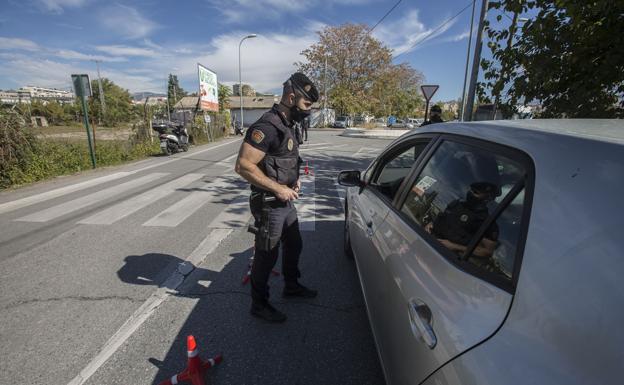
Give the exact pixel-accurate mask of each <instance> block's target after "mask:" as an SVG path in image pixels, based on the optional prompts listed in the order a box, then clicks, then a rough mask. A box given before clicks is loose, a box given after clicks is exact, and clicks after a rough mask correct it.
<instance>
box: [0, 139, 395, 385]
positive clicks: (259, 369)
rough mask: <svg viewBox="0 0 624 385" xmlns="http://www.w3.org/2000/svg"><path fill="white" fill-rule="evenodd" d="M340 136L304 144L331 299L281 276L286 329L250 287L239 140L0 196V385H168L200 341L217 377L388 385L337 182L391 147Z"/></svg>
mask: <svg viewBox="0 0 624 385" xmlns="http://www.w3.org/2000/svg"><path fill="white" fill-rule="evenodd" d="M338 133H339V132H337V131H329V132H323V131H311V132H310V141H309V142H307V143H306V144H304V145H303V146H302V147H301V152H302V157H303V158H304V159H305V160H307V161H308V166H309V169H310V171H311V172H310V174H309V175H307V176H303V194H302V196H301V199H300V201H299V202H298V210H299V218H300V222H301V230H302V235H303V242H304V250H303V254H302V257H301V264H300V268H301V270H302V273H303V277H302V282H303V283H305V284H306V285H308V286H310V287H313V288H316V289H318V290H319V296H318V297H317V298H316V299H314V300H310V301H301V300H283V299H282V298H281V297H280V295H279V294H280V292H281V289H282V287H283V283H282V280H281V277H273V278H271V286H272V287H271V293H272V295H271V298H272V301H273V303H274V304H275V306H276V307H278V308H280V309H281V310H283V311H284V312H285V313H286V314H287V315H288V317H289V318H288V320H287V322H286V323H284V324H279V325H273V324H266V323H263V322H262V321H260V320H257V319H255V318H252V317H251V316H250V315H249V305H250V297H249V286H248V285H243V284H242V282H241V280H242V278H243V276H244V274H245V273H246V271H247V265H248V262H249V258H250V256H251V254H252V249H251V246H252V243H253V238H252V235H251V234H249V233H247V232H246V227H247V223H248V222H249V219H250V215H249V211H248V207H247V198H248V195H249V190H248V186H247V184H246V183H245V182H244V181H243V180H242V179H241V178H240V177H238V176H237V175H235V174H234V172H233V164H234V160H235V156H236V153H237V151H238V147H239V146H240V142H241V141H240V139H227V140H224V141H222V142H218V143H216V144H211V145H207V146H202V147H196V148H193V149H192V150H191V151H189V152H188V153H182V154H177V155H174V156H171V157H154V158H151V159H148V160H145V161H141V162H138V163H134V164H131V165H126V166H122V167H116V168H107V169H100V170H96V171H91V172H86V173H83V174H80V175H74V176H69V177H62V178H57V179H55V180H53V181H49V182H45V183H39V184H36V185H33V186H28V187H25V188H22V189H18V190H15V191H5V192H3V193H0V226H1V228H2V232H0V309H1V311H0V384H17V383H22V384H61V385H63V384H83V383H84V384H93V385H95V384H98V385H105V384H137V385H139V384H158V383H159V382H160V381H162V380H164V379H167V378H169V377H171V376H172V375H173V374H175V373H177V372H179V371H180V370H182V369H183V368H184V367H185V364H186V346H185V341H186V336H187V335H189V334H192V335H194V336H195V337H196V339H197V342H198V345H199V349H200V354H201V356H202V357H204V358H208V357H211V356H214V355H215V354H217V353H222V354H223V356H224V361H223V363H222V364H220V365H218V366H217V367H216V368H213V369H211V370H210V373H209V375H208V380H209V381H210V383H213V384H289V385H293V384H383V383H384V381H383V375H382V372H381V368H380V365H379V361H378V358H377V353H376V350H375V346H374V342H373V338H372V335H371V331H370V326H369V324H368V319H367V316H366V310H365V307H364V302H363V298H362V294H361V290H360V286H359V281H358V277H357V272H356V269H355V265H354V263H353V261H351V260H348V259H346V258H345V257H344V255H343V252H342V225H343V221H342V220H343V215H344V214H343V208H342V203H341V198H342V197H343V196H344V190H343V189H342V188H341V187H339V186H337V185H336V183H335V181H336V175H337V172H338V171H339V170H344V169H363V168H364V167H365V166H366V165H367V164H368V163H369V162H370V160H371V159H373V158H374V156H375V155H376V154H377V153H379V152H380V151H381V149H383V148H384V147H385V146H386V145H387V144H388V143H389V141H387V140H377V139H355V138H343V137H340V136H338ZM185 261H186V262H185ZM278 269H279V267H278Z"/></svg>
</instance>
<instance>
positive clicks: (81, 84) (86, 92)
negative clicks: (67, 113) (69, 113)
mask: <svg viewBox="0 0 624 385" xmlns="http://www.w3.org/2000/svg"><path fill="white" fill-rule="evenodd" d="M71 78H72V83H73V84H74V92H75V93H76V96H78V97H79V98H80V100H81V101H82V112H83V115H84V124H85V128H86V129H87V142H88V143H89V153H90V154H91V164H92V165H93V168H95V153H94V151H93V144H92V143H91V132H90V130H89V115H88V111H87V97H89V96H91V82H90V81H89V75H86V74H81V75H72V76H71Z"/></svg>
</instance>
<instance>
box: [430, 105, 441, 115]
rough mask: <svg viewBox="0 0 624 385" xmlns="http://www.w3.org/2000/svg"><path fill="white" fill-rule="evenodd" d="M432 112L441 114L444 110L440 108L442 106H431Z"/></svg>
mask: <svg viewBox="0 0 624 385" xmlns="http://www.w3.org/2000/svg"><path fill="white" fill-rule="evenodd" d="M431 112H440V113H441V112H442V109H441V108H440V106H438V105H437V104H436V105H433V106H431Z"/></svg>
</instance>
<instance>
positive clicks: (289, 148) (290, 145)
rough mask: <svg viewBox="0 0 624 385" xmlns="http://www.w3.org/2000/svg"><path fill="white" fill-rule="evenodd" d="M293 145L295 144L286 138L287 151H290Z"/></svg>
mask: <svg viewBox="0 0 624 385" xmlns="http://www.w3.org/2000/svg"><path fill="white" fill-rule="evenodd" d="M294 144H295V142H294V141H293V140H292V139H291V138H288V151H292V149H293V146H294Z"/></svg>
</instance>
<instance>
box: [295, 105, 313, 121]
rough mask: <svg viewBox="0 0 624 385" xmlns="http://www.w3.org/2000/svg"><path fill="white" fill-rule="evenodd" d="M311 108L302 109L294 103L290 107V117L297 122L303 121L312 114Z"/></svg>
mask: <svg viewBox="0 0 624 385" xmlns="http://www.w3.org/2000/svg"><path fill="white" fill-rule="evenodd" d="M311 112H312V111H311V110H302V109H301V108H299V107H297V105H294V106H292V107H290V118H291V119H292V120H293V121H295V122H298V123H299V122H301V121H303V119H305V118H307V117H308V116H310V113H311Z"/></svg>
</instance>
